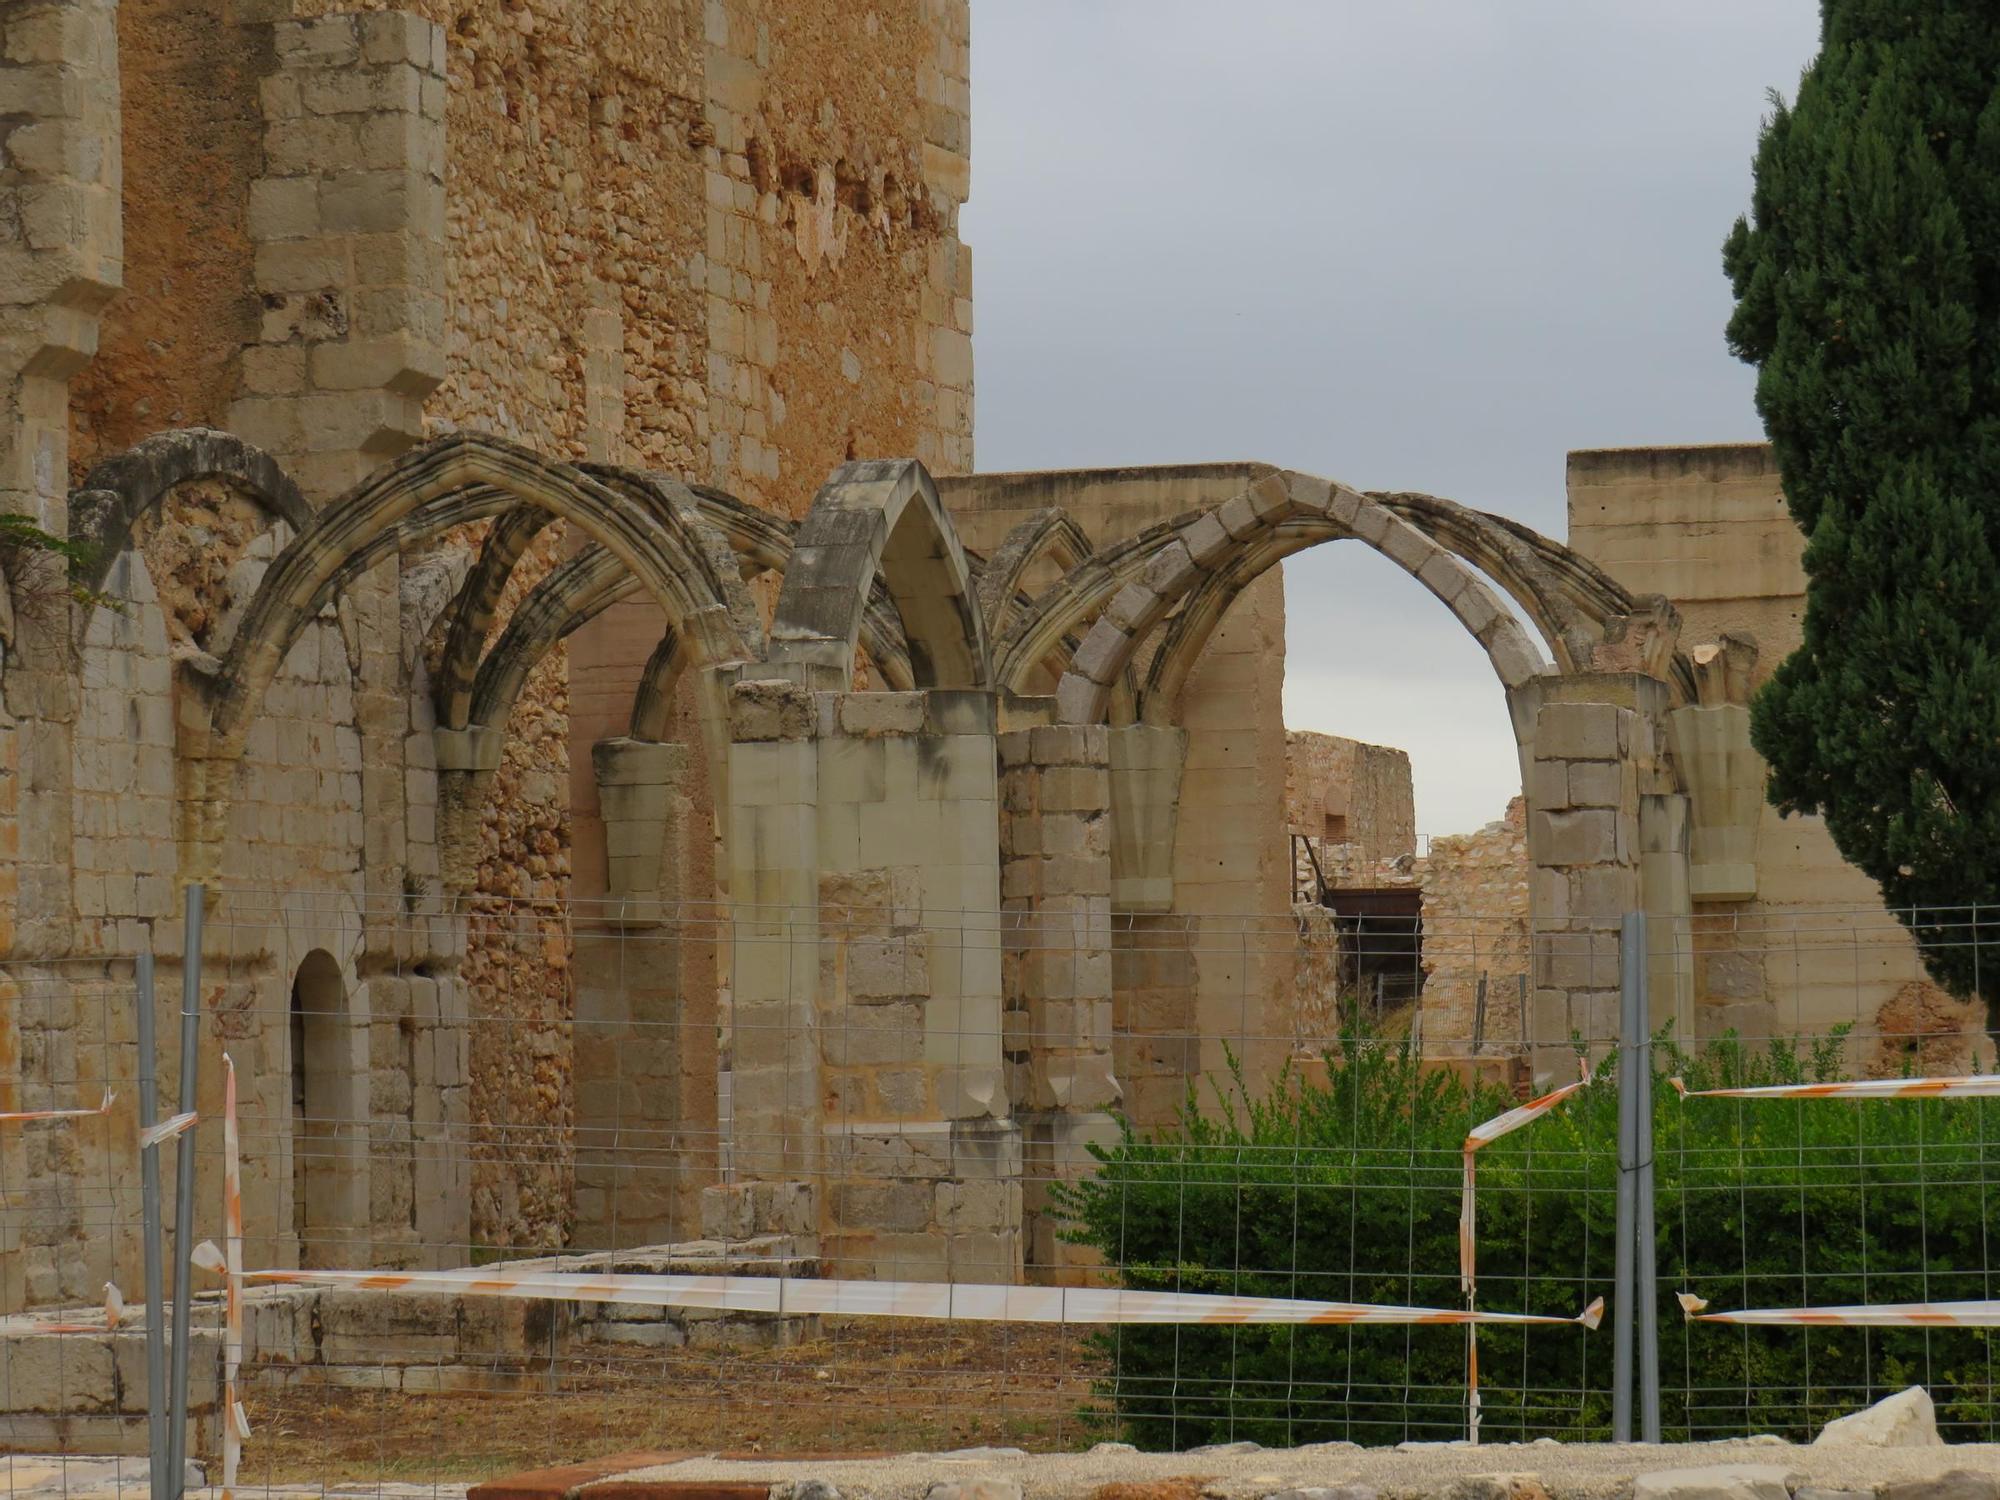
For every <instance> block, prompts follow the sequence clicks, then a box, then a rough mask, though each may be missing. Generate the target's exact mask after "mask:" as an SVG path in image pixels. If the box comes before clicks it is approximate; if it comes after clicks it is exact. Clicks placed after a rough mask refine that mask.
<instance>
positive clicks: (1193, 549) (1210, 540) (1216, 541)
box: [1181, 511, 1232, 569]
mask: <svg viewBox="0 0 2000 1500" xmlns="http://www.w3.org/2000/svg"><path fill="white" fill-rule="evenodd" d="M1181 540H1182V542H1184V543H1185V544H1186V545H1187V550H1188V556H1190V557H1191V558H1193V559H1194V562H1195V566H1196V567H1199V568H1203V569H1213V568H1214V567H1215V565H1216V564H1217V563H1219V562H1221V561H1222V556H1223V554H1224V553H1226V552H1227V551H1228V550H1229V549H1230V546H1231V545H1232V539H1231V537H1230V535H1229V533H1228V531H1227V530H1225V529H1224V528H1223V525H1222V522H1221V521H1220V520H1219V519H1217V517H1216V514H1215V512H1214V511H1207V512H1205V513H1203V514H1202V515H1200V516H1198V517H1196V518H1195V520H1194V521H1192V522H1191V523H1190V524H1189V525H1188V526H1187V528H1186V529H1185V530H1184V531H1182V532H1181Z"/></svg>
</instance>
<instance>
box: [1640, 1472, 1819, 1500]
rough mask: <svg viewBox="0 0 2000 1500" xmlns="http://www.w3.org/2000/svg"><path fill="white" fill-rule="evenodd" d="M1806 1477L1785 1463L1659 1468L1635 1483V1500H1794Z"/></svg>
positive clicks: (1641, 1476)
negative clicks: (1794, 1493) (1794, 1495)
mask: <svg viewBox="0 0 2000 1500" xmlns="http://www.w3.org/2000/svg"><path fill="white" fill-rule="evenodd" d="M1805 1478H1806V1476H1805V1475H1803V1474H1801V1473H1799V1472H1798V1471H1797V1470H1796V1469H1791V1468H1787V1467H1786V1466H1785V1465H1783V1464H1713V1465H1710V1466H1708V1467H1706V1468H1700V1469H1659V1470H1656V1471H1654V1472H1653V1473H1651V1474H1641V1475H1639V1476H1638V1477H1637V1478H1635V1479H1634V1480H1633V1481H1632V1500H1791V1495H1792V1490H1793V1489H1794V1488H1796V1487H1797V1486H1799V1485H1801V1484H1803V1483H1804V1482H1805Z"/></svg>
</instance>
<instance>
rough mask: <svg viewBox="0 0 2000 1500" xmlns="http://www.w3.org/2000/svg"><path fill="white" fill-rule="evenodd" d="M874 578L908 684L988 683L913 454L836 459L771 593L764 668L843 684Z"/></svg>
mask: <svg viewBox="0 0 2000 1500" xmlns="http://www.w3.org/2000/svg"><path fill="white" fill-rule="evenodd" d="M878 579H879V580H880V582H881V583H882V585H883V586H884V587H885V588H886V589H887V591H888V595H889V598H890V600H891V601H892V602H893V603H894V605H895V610H896V613H897V614H898V615H899V616H900V617H901V620H902V625H903V638H904V642H905V645H906V647H907V649H908V652H909V660H910V673H911V677H912V680H913V684H914V686H916V687H926V688H927V687H948V688H984V687H989V686H991V685H992V681H993V667H992V655H991V652H990V649H989V647H988V645H987V639H986V623H985V620H984V618H983V616H982V613H981V611H980V607H979V600H978V596H977V594H976V592H975V590H974V586H973V580H972V570H971V567H970V565H969V563H968V562H967V560H966V556H965V549H964V547H963V546H962V545H961V544H960V542H959V539H958V532H957V529H956V528H955V527H954V526H953V525H952V523H951V517H950V516H949V515H948V514H947V513H946V511H945V508H944V505H943V502H942V501H941V500H940V499H939V498H938V492H937V486H936V485H935V484H933V483H932V482H931V477H930V474H929V473H928V472H927V471H926V470H925V468H924V466H923V465H922V464H920V463H918V462H917V461H916V460H914V459H876V460H866V461H862V462H857V463H849V464H843V465H842V466H841V467H840V468H838V469H836V470H834V472H833V476H832V477H831V478H830V479H829V480H828V481H827V482H826V484H824V485H823V486H821V488H820V491H819V493H818V494H817V495H815V496H814V497H813V503H812V508H811V509H810V510H809V511H807V513H806V518H805V520H804V521H803V522H801V523H800V525H799V529H798V532H797V533H796V535H795V536H794V538H793V546H792V556H791V562H790V565H789V566H787V568H786V569H785V579H784V584H783V586H782V587H781V588H780V590H779V593H778V605H777V610H776V614H775V618H774V619H773V622H772V625H771V652H770V661H771V663H772V665H773V666H777V667H781V668H782V667H790V668H792V669H794V670H795V671H797V672H798V673H799V674H800V675H801V676H802V677H805V678H808V679H810V681H811V682H812V684H813V685H816V686H826V687H830V688H845V687H846V686H847V684H848V682H849V681H850V679H851V676H852V672H853V663H854V653H855V650H856V648H857V646H858V645H859V643H860V639H861V631H862V625H863V621H864V617H865V615H866V613H867V605H868V600H869V598H870V596H871V594H872V592H873V586H874V584H875V582H876V581H877V580H878Z"/></svg>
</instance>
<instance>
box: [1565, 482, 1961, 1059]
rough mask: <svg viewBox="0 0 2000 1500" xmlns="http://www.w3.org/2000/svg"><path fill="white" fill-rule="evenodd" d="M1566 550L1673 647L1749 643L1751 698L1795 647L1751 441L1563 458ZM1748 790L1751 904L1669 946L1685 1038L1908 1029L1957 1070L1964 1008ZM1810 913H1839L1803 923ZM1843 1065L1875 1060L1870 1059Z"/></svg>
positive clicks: (1793, 622) (1845, 875) (1795, 574)
mask: <svg viewBox="0 0 2000 1500" xmlns="http://www.w3.org/2000/svg"><path fill="white" fill-rule="evenodd" d="M1569 541H1570V545H1571V546H1573V547H1575V548H1576V549H1577V550H1578V551H1579V552H1581V553H1583V554H1584V555H1585V556H1587V557H1589V558H1590V559H1591V560H1592V561H1594V562H1596V563H1597V564H1598V565H1599V566H1600V567H1602V568H1604V569H1605V570H1606V571H1607V572H1609V573H1610V574H1611V575H1612V576H1613V577H1614V578H1616V579H1617V580H1618V581H1619V582H1620V583H1622V584H1624V585H1625V587H1626V588H1628V589H1630V590H1632V591H1633V592H1634V593H1651V592H1657V593H1663V594H1665V595H1666V596H1667V597H1668V598H1669V599H1671V600H1672V601H1673V602H1674V605H1675V607H1676V608H1678V609H1679V611H1680V613H1681V617H1682V621H1683V626H1682V631H1681V645H1682V647H1683V649H1687V648H1691V647H1694V646H1697V645H1699V644H1701V643H1703V642H1710V641H1715V640H1717V639H1719V638H1720V637H1721V636H1722V635H1723V633H1724V632H1732V631H1733V632H1738V633H1741V634H1745V635H1749V636H1751V637H1754V638H1755V640H1756V642H1757V647H1758V651H1757V659H1756V664H1755V669H1754V673H1753V678H1752V688H1753V690H1754V688H1755V687H1759V686H1762V684H1763V683H1764V682H1765V681H1766V680H1768V679H1769V677H1770V674H1771V673H1772V672H1773V671H1775V670H1776V668H1777V666H1778V664H1779V663H1780V662H1781V661H1783V660H1784V659H1785V657H1786V656H1787V655H1789V654H1790V653H1791V652H1792V651H1793V650H1794V649H1796V647H1797V646H1798V644H1799V639H1800V629H1801V625H1800V622H1801V620H1802V618H1803V614H1804V609H1805V575H1804V573H1803V571H1802V569H1801V567H1800V562H1799V559H1800V554H1801V551H1802V548H1803V545H1804V540H1803V538H1802V537H1801V536H1800V535H1799V532H1798V529H1797V527H1796V526H1794V525H1793V523H1792V520H1791V517H1790V515H1789V513H1788V512H1787V511H1786V510H1785V506H1784V497H1783V492H1782V490H1781V488H1780V485H1779V478H1778V471H1777V465H1776V463H1775V461H1774V460H1773V459H1772V457H1771V452H1770V449H1769V448H1768V446H1766V445H1764V444H1761V443H1743V444H1712V445H1705V446H1692V447H1671V448H1618V449H1586V450H1580V451H1577V452H1573V453H1571V454H1570V456H1569ZM1759 770H1760V765H1759V764H1751V765H1748V766H1746V767H1745V769H1744V771H1743V773H1742V774H1745V775H1750V776H1757V775H1758V774H1759ZM1755 790H1756V805H1757V807H1758V813H1757V818H1756V824H1755V843H1754V865H1755V879H1756V894H1755V896H1754V898H1752V899H1749V900H1742V901H1706V900H1697V901H1696V902H1695V904H1694V916H1693V921H1692V931H1691V932H1690V933H1688V934H1684V935H1682V936H1681V937H1680V938H1679V939H1678V941H1679V942H1680V943H1681V945H1682V947H1683V948H1684V949H1686V950H1688V951H1690V952H1691V956H1692V962H1693V969H1694V975H1693V984H1694V1006H1695V1009H1694V1020H1695V1029H1696V1034H1697V1035H1698V1036H1705V1035H1712V1034H1715V1033H1717V1032H1720V1031H1722V1030H1725V1029H1730V1028H1734V1029H1736V1030H1737V1031H1739V1032H1740V1033H1742V1034H1744V1035H1759V1034H1768V1033H1771V1032H1773V1031H1778V1032H1783V1033H1786V1034H1790V1033H1792V1032H1795V1031H1805V1032H1816V1031H1824V1030H1826V1029H1827V1028H1828V1027H1831V1026H1833V1025H1836V1024H1838V1023H1841V1022H1853V1023H1856V1024H1857V1026H1858V1029H1859V1030H1860V1031H1861V1032H1863V1033H1868V1032H1875V1031H1878V1030H1882V1029H1885V1028H1886V1029H1892V1030H1896V1031H1897V1032H1898V1034H1899V1035H1902V1034H1904V1029H1906V1028H1914V1030H1910V1031H1908V1035H1909V1036H1910V1037H1911V1038H1913V1039H1914V1045H1915V1047H1916V1048H1917V1050H1919V1051H1920V1052H1922V1053H1923V1054H1924V1055H1925V1056H1926V1057H1930V1056H1933V1055H1935V1054H1938V1053H1939V1050H1940V1048H1942V1049H1943V1051H1945V1052H1950V1053H1951V1054H1952V1055H1954V1056H1956V1057H1958V1058H1959V1059H1960V1060H1961V1061H1969V1060H1970V1058H1971V1056H1972V1055H1973V1045H1974V1044H1973V1042H1972V1041H1971V1039H1970V1038H1971V1035H1972V1033H1974V1032H1976V1031H1977V1029H1978V1022H1977V1020H1976V1019H1975V1017H1974V1016H1973V1015H1972V1013H1971V1012H1972V1009H1973V1008H1971V1007H1964V1006H1960V1005H1958V1004H1956V1003H1955V1002H1953V1001H1951V1000H1950V999H1949V998H1948V997H1946V996H1944V995H1943V994H1942V993H1941V992H1938V991H1936V989H1935V987H1934V986H1931V985H1930V984H1929V983H1928V981H1926V980H1925V978H1924V972H1923V967H1922V965H1921V964H1920V963H1919V962H1918V959H1917V955H1916V951H1915V948H1914V945H1913V944H1912V943H1911V942H1910V940H1909V938H1908V937H1907V935H1906V934H1905V933H1904V932H1903V931H1902V929H1901V928H1900V927H1899V926H1897V925H1896V924H1895V923H1894V922H1893V920H1892V919H1890V918H1889V917H1888V916H1887V915H1886V914H1885V913H1884V912H1883V911H1882V902H1881V894H1880V891H1879V889H1878V888H1877V887H1876V885H1875V884H1874V882H1872V881H1870V880H1869V879H1868V878H1867V877H1866V876H1864V875H1863V874H1862V873H1861V872H1860V871H1858V870H1856V869H1855V868H1854V867H1853V866H1852V865H1849V864H1848V863H1847V862H1846V861H1845V860H1843V859H1842V858H1841V857H1840V854H1839V851H1838V850H1837V849H1835V847H1834V845H1833V840H1832V838H1831V837H1830V836H1829V835H1828V834H1827V831H1826V826H1825V823H1824V821H1823V820H1822V819H1820V818H1817V817H1789V818H1787V817H1780V816H1779V814H1778V813H1777V811H1776V810H1775V809H1774V808H1772V807H1770V806H1769V805H1768V804H1766V803H1764V802H1763V800H1762V789H1761V785H1759V786H1758V787H1757V788H1755ZM1815 910H1817V911H1819V912H1822V913H1824V912H1827V911H1844V912H1849V913H1852V916H1851V917H1848V918H1840V919H1829V918H1827V917H1824V916H1821V917H1814V918H1808V917H1806V916H1805V915H1804V914H1805V913H1807V912H1810V911H1815ZM1829 926H1833V927H1836V928H1837V929H1838V931H1837V934H1830V933H1829V932H1828V928H1829ZM1834 938H1837V940H1833V939H1834ZM1655 946H1656V948H1657V942H1656V944H1655ZM1947 1036H1957V1037H1959V1038H1960V1040H1959V1041H1958V1042H1956V1043H1952V1042H1948V1041H1945V1040H1943V1038H1946V1037H1947ZM1870 1045H1872V1043H1871V1044H1870ZM1864 1050H1865V1049H1864ZM1891 1051H1896V1052H1900V1044H1897V1045H1894V1046H1892V1047H1891ZM1855 1061H1856V1063H1857V1064H1865V1065H1869V1066H1884V1065H1886V1064H1885V1063H1884V1062H1883V1060H1882V1059H1879V1058H1876V1057H1874V1056H1873V1055H1872V1054H1870V1055H1868V1056H1857V1058H1856V1059H1855Z"/></svg>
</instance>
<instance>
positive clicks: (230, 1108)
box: [188, 1052, 250, 1500]
mask: <svg viewBox="0 0 2000 1500" xmlns="http://www.w3.org/2000/svg"><path fill="white" fill-rule="evenodd" d="M188 1258H189V1259H190V1260H192V1261H193V1262H194V1264H196V1265H197V1266H200V1267H201V1268H202V1269H203V1270H204V1271H213V1272H215V1273H217V1274H218V1275H220V1276H222V1277H224V1278H225V1280H224V1283H223V1293H222V1410H223V1412H224V1414H225V1416H226V1417H227V1419H228V1420H226V1421H225V1422H224V1423H223V1424H222V1500H230V1495H231V1493H232V1492H233V1491H234V1489H235V1488H236V1470H237V1467H238V1465H239V1464H240V1462H241V1460H242V1457H243V1442H244V1439H246V1438H248V1437H249V1436H250V1417H249V1414H248V1413H247V1412H245V1411H244V1409H243V1400H242V1397H241V1395H240V1394H239V1393H238V1391H237V1388H236V1377H237V1372H238V1371H239V1370H240V1369H241V1368H242V1364H243V1163H242V1151H241V1149H240V1147H239V1144H238V1137H237V1130H236V1063H235V1061H234V1060H233V1059H232V1058H231V1057H230V1056H229V1054H228V1053H227V1052H225V1053H223V1054H222V1248H221V1249H220V1250H218V1249H217V1248H216V1247H215V1241H213V1240H203V1241H202V1242H201V1243H200V1244H199V1245H196V1246H195V1247H194V1253H193V1254H192V1255H191V1256H189V1257H188Z"/></svg>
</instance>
